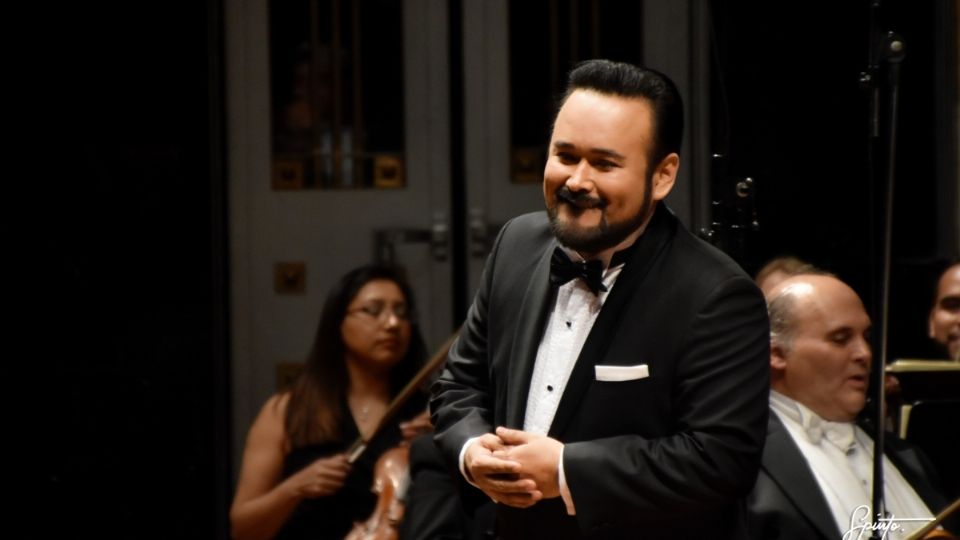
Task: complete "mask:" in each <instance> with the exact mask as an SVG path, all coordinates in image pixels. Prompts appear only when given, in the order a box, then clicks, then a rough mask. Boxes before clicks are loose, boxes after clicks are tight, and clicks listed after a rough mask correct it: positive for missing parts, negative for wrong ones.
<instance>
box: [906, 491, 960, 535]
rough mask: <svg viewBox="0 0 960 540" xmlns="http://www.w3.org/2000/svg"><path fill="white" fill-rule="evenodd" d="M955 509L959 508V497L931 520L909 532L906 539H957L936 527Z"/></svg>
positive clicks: (948, 532)
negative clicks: (911, 532) (918, 528)
mask: <svg viewBox="0 0 960 540" xmlns="http://www.w3.org/2000/svg"><path fill="white" fill-rule="evenodd" d="M957 510H960V499H957V500H955V501H953V502H952V503H950V505H949V506H947V507H946V508H944V509H943V511H942V512H940V513H939V514H937V515H936V517H934V518H933V521H931V522H930V523H928V524H927V525H926V526H924V527H923V528H922V529H920V530H918V531H916V532H914V533H913V534H911V535H910V536H909V537H908V538H907V540H958V538H957V536H956V535H955V534H953V533H951V532H950V531H947V530H945V529H937V528H936V527H937V526H938V525H940V523H941V522H943V520H945V519H947V518H948V517H950V514H953V513H954V512H956V511H957Z"/></svg>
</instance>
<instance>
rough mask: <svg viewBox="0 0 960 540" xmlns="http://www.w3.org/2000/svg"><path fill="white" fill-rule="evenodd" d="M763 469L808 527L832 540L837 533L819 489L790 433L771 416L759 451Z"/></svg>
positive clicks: (828, 507)
mask: <svg viewBox="0 0 960 540" xmlns="http://www.w3.org/2000/svg"><path fill="white" fill-rule="evenodd" d="M762 466H763V469H764V470H766V471H767V474H769V475H770V478H771V479H773V481H774V482H776V483H777V485H779V486H780V489H781V490H782V491H783V493H784V494H785V495H786V496H787V498H789V499H790V501H791V502H792V503H793V504H794V506H795V507H796V508H797V511H798V513H800V514H801V515H802V516H803V517H804V519H806V520H807V521H808V522H809V523H810V526H811V527H813V528H814V529H816V530H817V531H818V532H819V533H820V534H821V535H823V537H824V538H836V537H837V534H838V532H839V531H838V529H837V525H836V523H834V519H833V513H832V512H831V511H830V506H829V505H828V504H827V500H826V499H825V498H824V497H823V493H822V492H821V491H820V485H819V484H818V483H817V480H816V478H815V477H814V476H813V471H811V470H810V467H809V465H807V460H806V458H805V457H803V454H802V453H801V452H800V449H799V448H797V445H796V444H795V443H794V442H793V438H791V437H790V433H789V432H788V431H787V429H786V428H785V427H784V426H783V423H781V422H780V419H779V418H778V417H777V415H776V414H775V413H773V412H771V413H770V420H769V421H768V423H767V442H766V445H765V446H764V449H763V462H762Z"/></svg>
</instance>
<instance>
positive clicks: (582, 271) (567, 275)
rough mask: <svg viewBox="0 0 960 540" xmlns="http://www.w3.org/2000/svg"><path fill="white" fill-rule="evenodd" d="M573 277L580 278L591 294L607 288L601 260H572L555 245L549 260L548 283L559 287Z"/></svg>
mask: <svg viewBox="0 0 960 540" xmlns="http://www.w3.org/2000/svg"><path fill="white" fill-rule="evenodd" d="M575 278H580V279H582V280H583V282H584V283H585V284H586V285H587V287H589V288H590V290H591V291H593V294H600V291H606V290H607V287H606V286H605V285H604V284H603V261H599V260H596V259H594V260H592V261H580V262H573V261H571V260H570V257H568V256H567V254H566V252H564V251H563V248H561V247H560V246H557V248H556V249H554V250H553V258H552V259H551V260H550V283H553V284H554V285H556V286H557V287H559V286H560V285H563V284H564V283H566V282H568V281H570V280H572V279H575Z"/></svg>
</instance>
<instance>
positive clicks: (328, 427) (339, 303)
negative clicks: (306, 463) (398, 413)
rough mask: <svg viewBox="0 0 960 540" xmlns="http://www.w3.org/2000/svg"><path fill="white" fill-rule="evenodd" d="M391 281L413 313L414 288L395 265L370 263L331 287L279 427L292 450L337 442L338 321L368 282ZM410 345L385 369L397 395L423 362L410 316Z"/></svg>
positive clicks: (343, 385)
mask: <svg viewBox="0 0 960 540" xmlns="http://www.w3.org/2000/svg"><path fill="white" fill-rule="evenodd" d="M381 279H382V280H387V281H392V282H394V283H396V284H397V286H398V287H400V291H401V292H403V296H404V298H405V299H406V301H407V307H408V309H409V311H410V313H411V314H413V313H416V310H415V308H416V306H415V305H414V299H413V292H412V291H411V289H410V285H409V284H408V283H407V281H406V279H405V277H404V276H403V272H402V271H401V270H400V269H398V268H394V267H389V266H380V265H369V266H363V267H360V268H357V269H355V270H351V271H350V272H348V273H347V274H346V275H345V276H343V277H342V278H340V281H338V282H337V284H336V285H334V287H333V289H331V290H330V293H329V294H328V295H327V299H326V301H325V302H324V304H323V310H322V311H321V312H320V323H319V324H318V326H317V333H316V336H315V337H314V340H313V346H312V347H311V349H310V354H309V355H308V356H307V361H306V366H305V367H304V370H303V372H302V373H301V374H300V376H299V377H298V378H297V380H296V381H294V383H293V385H292V386H291V389H290V401H289V403H287V412H286V417H285V418H284V428H285V430H286V433H287V438H288V440H289V442H290V444H291V445H292V447H293V448H296V447H300V446H305V445H308V444H316V443H320V442H328V441H336V440H339V438H340V436H341V423H342V419H343V418H344V415H345V413H346V411H345V410H344V407H343V403H344V401H345V399H346V394H347V389H348V388H349V378H348V374H347V367H346V362H345V349H344V344H343V335H342V333H341V331H340V325H341V323H342V322H343V318H344V317H345V316H346V314H347V306H349V305H350V302H352V301H353V299H354V298H355V297H356V296H357V293H358V292H360V289H362V288H363V287H364V285H366V284H367V283H370V282H371V281H376V280H381ZM410 322H411V329H410V346H409V347H408V348H407V353H406V355H404V357H403V358H402V359H401V360H400V362H399V363H398V364H397V365H396V366H395V367H394V368H393V369H392V370H391V371H390V393H391V396H393V395H396V394H397V392H399V391H400V390H401V389H402V388H403V386H404V385H405V384H406V383H407V381H409V380H410V379H412V378H413V376H414V375H415V374H416V372H417V371H418V370H419V369H420V366H422V365H423V363H424V361H425V360H426V356H427V352H426V345H425V344H424V342H423V337H422V336H421V334H420V329H419V327H418V325H417V324H416V319H415V317H413V316H412V315H411V319H410Z"/></svg>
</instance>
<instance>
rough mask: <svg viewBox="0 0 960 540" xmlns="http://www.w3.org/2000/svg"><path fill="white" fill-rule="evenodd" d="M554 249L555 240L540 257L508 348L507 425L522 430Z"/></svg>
mask: <svg viewBox="0 0 960 540" xmlns="http://www.w3.org/2000/svg"><path fill="white" fill-rule="evenodd" d="M556 246H557V242H556V241H555V240H554V241H552V242H550V244H549V245H548V246H547V248H546V249H545V250H544V251H543V253H542V254H541V256H540V260H539V262H538V263H537V265H536V267H535V268H534V270H533V275H532V276H530V280H529V282H528V284H527V290H526V292H525V293H524V295H523V299H522V300H521V303H520V312H519V313H520V315H519V317H518V318H517V320H518V321H520V323H519V324H518V325H517V328H516V331H515V332H516V333H515V334H514V338H513V345H512V347H511V349H510V362H509V366H510V367H509V370H510V373H509V375H508V376H507V389H506V417H505V420H506V426H507V427H510V428H516V429H522V428H523V417H524V415H525V414H526V408H527V393H528V390H529V388H530V378H531V377H532V375H533V364H534V362H536V359H537V349H538V347H539V345H540V339H541V338H542V337H543V331H544V327H545V326H546V322H547V314H548V313H549V312H550V301H551V300H552V298H553V295H552V292H553V288H552V287H551V286H550V258H551V256H552V255H553V250H554V248H555V247H556Z"/></svg>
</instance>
